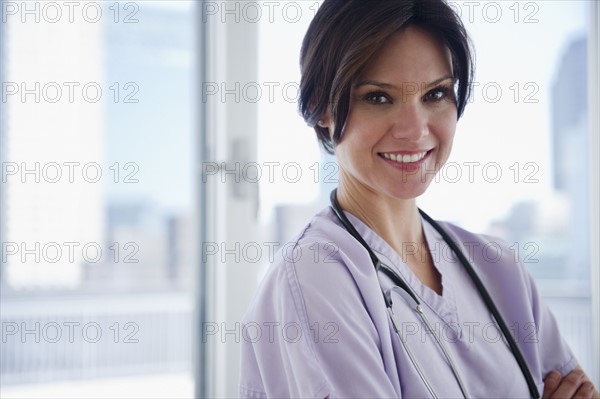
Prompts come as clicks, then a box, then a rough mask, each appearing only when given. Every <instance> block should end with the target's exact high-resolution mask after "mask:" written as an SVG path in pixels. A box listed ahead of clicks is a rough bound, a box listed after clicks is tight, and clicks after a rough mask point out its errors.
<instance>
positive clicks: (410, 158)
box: [379, 151, 428, 163]
mask: <svg viewBox="0 0 600 399" xmlns="http://www.w3.org/2000/svg"><path fill="white" fill-rule="evenodd" d="M427 153H428V151H423V152H418V153H416V154H390V153H387V152H381V153H379V155H381V156H382V157H384V158H385V159H389V160H391V161H395V162H398V163H414V162H419V161H420V160H421V159H423V158H425V156H426V155H427Z"/></svg>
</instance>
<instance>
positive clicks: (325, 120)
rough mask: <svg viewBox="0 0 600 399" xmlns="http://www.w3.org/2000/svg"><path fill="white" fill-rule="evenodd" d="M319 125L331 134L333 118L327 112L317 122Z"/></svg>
mask: <svg viewBox="0 0 600 399" xmlns="http://www.w3.org/2000/svg"><path fill="white" fill-rule="evenodd" d="M317 125H318V126H319V127H324V128H326V129H329V131H330V132H332V131H333V126H332V125H331V117H330V116H329V111H325V112H324V113H323V115H321V117H320V118H319V121H318V122H317Z"/></svg>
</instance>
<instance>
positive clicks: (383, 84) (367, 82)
mask: <svg viewBox="0 0 600 399" xmlns="http://www.w3.org/2000/svg"><path fill="white" fill-rule="evenodd" d="M448 79H450V80H453V81H454V77H453V76H444V77H441V78H439V79H436V80H434V81H433V82H430V83H427V84H425V83H422V87H423V88H424V89H428V88H430V87H433V86H435V85H437V84H439V83H441V82H443V81H445V80H448ZM415 83H416V82H403V83H402V86H406V85H408V84H411V85H414V84H415ZM366 85H371V86H377V87H381V88H382V89H393V90H400V88H399V87H398V86H396V85H393V84H391V83H386V82H381V81H379V80H372V79H367V80H363V81H362V82H359V83H357V84H356V85H354V88H358V87H360V86H366Z"/></svg>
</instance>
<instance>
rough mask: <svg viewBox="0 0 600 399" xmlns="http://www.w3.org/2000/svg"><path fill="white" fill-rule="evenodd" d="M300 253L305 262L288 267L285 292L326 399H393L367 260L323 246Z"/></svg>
mask: <svg viewBox="0 0 600 399" xmlns="http://www.w3.org/2000/svg"><path fill="white" fill-rule="evenodd" d="M361 249H362V248H361ZM302 253H303V254H306V256H307V258H306V259H305V258H303V259H302V261H300V262H294V263H289V264H288V271H289V277H290V286H291V288H292V292H293V294H294V296H295V301H296V304H297V306H298V309H297V310H298V313H299V314H300V315H301V318H303V319H305V321H306V323H307V325H308V328H309V329H310V331H311V333H312V335H311V338H312V341H311V342H310V345H311V346H312V347H313V350H314V353H315V356H316V359H317V362H318V363H319V367H320V369H321V371H322V372H323V375H324V376H325V377H326V378H327V381H328V383H329V385H330V387H331V397H336V398H342V397H348V398H350V397H352V398H375V397H376V398H391V397H398V396H399V393H397V392H396V390H395V389H394V386H393V384H392V383H391V380H390V378H389V377H388V374H387V373H386V367H385V365H384V361H383V357H382V348H381V338H380V333H381V332H382V331H385V332H389V324H388V320H387V314H386V313H385V305H384V302H383V296H382V294H381V289H380V287H379V285H378V282H377V279H376V277H375V274H374V270H373V265H372V262H371V260H370V258H369V257H368V255H367V254H366V252H364V251H356V253H355V252H354V250H352V251H343V250H341V249H340V248H338V246H337V245H335V244H333V243H328V242H326V241H325V240H323V241H318V242H314V243H312V244H310V245H305V246H303V247H302ZM309 258H310V259H309ZM369 309H373V311H372V312H369ZM376 323H377V327H376ZM384 339H385V340H386V342H388V341H389V340H390V337H389V335H388V336H385V337H384ZM391 372H392V373H393V374H394V375H397V370H392V371H391Z"/></svg>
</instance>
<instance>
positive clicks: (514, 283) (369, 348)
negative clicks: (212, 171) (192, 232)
mask: <svg viewBox="0 0 600 399" xmlns="http://www.w3.org/2000/svg"><path fill="white" fill-rule="evenodd" d="M345 214H346V216H347V217H348V218H349V220H350V222H351V223H352V224H353V225H354V227H355V228H356V230H357V231H358V232H359V233H360V235H361V236H362V237H363V239H364V240H365V241H366V242H367V244H369V245H370V246H371V248H372V249H373V251H374V252H375V253H376V254H377V256H379V258H380V259H381V261H382V262H384V263H386V264H387V265H388V266H391V267H393V268H394V269H395V270H396V272H397V273H399V274H400V275H401V276H402V277H403V278H404V279H405V281H406V282H407V283H408V284H409V285H410V286H411V287H412V289H413V291H414V292H415V293H416V295H417V296H418V297H419V299H420V301H421V303H422V307H424V312H425V313H426V315H427V317H428V319H429V321H430V323H431V324H432V327H433V328H434V330H436V331H437V334H439V337H440V338H441V340H442V342H443V343H444V345H445V346H446V348H447V349H448V351H449V352H450V356H451V358H452V359H453V362H454V364H455V365H456V368H457V369H458V372H459V373H460V376H461V378H462V380H463V382H464V384H465V385H466V388H467V391H468V393H469V395H470V396H471V397H474V398H527V397H529V396H530V394H529V390H528V387H527V383H526V382H525V378H524V377H523V374H522V372H521V369H520V368H519V366H518V364H517V362H516V360H515V358H514V356H513V354H512V352H511V351H510V349H509V347H508V344H507V343H506V342H505V340H504V338H503V337H502V335H501V333H500V331H499V329H498V328H497V326H496V325H495V323H494V322H493V321H492V317H491V315H490V312H489V311H488V310H487V308H486V306H485V303H484V302H483V300H482V299H481V297H480V294H479V293H478V291H477V288H476V287H475V285H474V284H473V282H472V281H471V279H470V277H469V276H468V275H467V273H466V272H465V270H464V268H463V266H462V264H461V263H460V262H459V261H458V259H457V258H456V257H455V256H454V254H453V253H452V251H451V250H450V249H449V248H448V246H447V244H446V243H445V242H444V240H443V239H442V237H441V236H440V235H439V234H438V233H437V231H436V230H435V229H434V228H433V227H432V226H431V225H429V224H428V223H427V222H426V221H425V220H424V219H423V220H422V223H423V229H424V233H425V237H426V240H427V243H428V245H429V249H430V251H431V254H432V258H433V262H434V264H435V267H436V268H437V269H438V271H439V272H440V274H441V276H442V285H443V292H442V295H441V296H439V295H438V294H437V293H435V292H434V291H433V290H431V289H430V288H429V287H427V286H425V285H423V284H422V283H421V281H420V280H419V279H418V278H417V277H416V276H415V275H414V274H413V272H412V271H411V270H410V268H409V267H408V266H407V265H406V264H405V263H404V262H403V261H402V259H401V257H400V256H399V255H398V254H397V253H396V252H395V251H394V250H393V249H392V248H391V247H390V246H389V245H388V244H387V243H386V242H385V241H384V240H383V239H381V238H380V237H379V236H378V235H377V234H376V233H375V232H373V231H372V230H371V229H370V228H369V227H368V226H367V225H366V224H364V223H363V222H361V221H360V220H359V219H358V218H356V217H355V216H353V215H352V214H350V213H348V212H345ZM440 224H441V225H442V227H443V228H444V229H445V230H446V231H447V232H448V233H449V234H450V236H451V237H452V238H453V239H454V240H455V241H456V243H458V245H459V246H460V247H461V249H462V251H463V253H464V254H465V255H466V257H467V259H469V261H470V262H471V263H472V264H473V266H474V268H475V271H476V272H477V274H478V275H479V277H480V278H481V280H482V282H483V283H484V285H485V286H486V287H487V289H488V291H489V293H490V295H491V297H492V298H493V300H494V302H495V304H496V306H497V307H498V309H499V311H500V313H501V314H502V316H503V318H504V320H505V322H506V324H507V325H508V327H509V329H510V330H511V332H512V334H513V337H514V338H515V340H516V342H517V344H518V345H519V347H520V348H521V351H522V353H523V356H524V357H525V360H526V362H527V364H528V366H529V368H530V370H531V373H532V375H533V378H534V380H535V382H536V384H537V387H538V390H539V392H540V395H541V393H542V392H543V378H544V377H545V376H546V375H547V374H548V373H549V372H550V371H551V370H554V369H556V370H558V371H559V372H561V374H563V375H565V374H567V373H569V372H570V371H571V370H573V369H574V368H575V366H576V365H577V360H576V359H575V358H574V356H573V354H572V352H571V350H570V349H569V347H568V346H567V344H566V343H565V341H564V340H563V339H562V337H561V335H560V333H559V331H558V327H557V324H556V320H555V319H554V317H553V315H552V314H551V312H550V311H549V309H548V308H547V307H546V305H545V304H544V303H543V302H542V300H541V297H540V295H539V293H538V291H537V289H536V286H535V284H534V282H533V280H532V278H531V276H530V275H529V274H528V273H527V272H526V270H525V268H524V267H523V266H522V264H521V262H520V260H519V259H518V256H517V255H518V254H516V253H515V251H514V250H513V249H511V248H510V247H509V246H508V244H507V243H506V242H505V241H502V240H499V239H497V238H495V237H491V236H486V235H480V234H473V233H470V232H468V231H465V230H463V229H461V228H459V227H457V226H455V225H453V224H450V223H447V222H440ZM413 249H414V248H413ZM408 250H410V248H409V247H408V246H407V251H408ZM380 280H381V283H382V287H383V289H384V290H387V289H388V288H390V287H391V286H392V282H391V280H390V279H388V278H387V277H386V276H385V275H384V274H383V273H380ZM392 295H393V296H392V299H393V309H394V313H395V314H396V317H397V319H398V321H399V323H400V325H401V331H402V333H403V334H404V336H405V338H406V340H407V342H408V346H409V348H410V350H411V351H412V353H413V355H414V357H415V359H416V362H417V364H418V366H419V367H420V368H421V369H422V371H423V374H424V375H425V377H426V378H427V379H428V381H429V383H430V384H431V385H432V387H433V390H434V391H435V392H436V394H437V395H438V396H440V397H447V398H459V397H463V395H462V393H461V391H460V388H459V386H458V383H457V382H456V379H455V377H454V375H453V374H452V370H451V368H450V367H449V365H448V363H447V360H446V358H445V357H444V356H443V353H442V352H441V350H440V347H439V346H438V345H437V343H436V341H435V339H434V337H433V335H432V334H431V332H430V331H428V330H427V329H426V328H425V327H424V325H423V323H422V322H421V319H420V318H419V316H418V315H417V314H416V313H415V312H414V311H413V310H412V309H411V308H409V306H408V305H407V303H406V302H405V301H404V300H402V299H401V298H400V296H399V295H397V294H395V293H393V294H392ZM242 337H243V339H242V340H241V370H240V396H241V397H244V398H265V397H268V398H290V397H291V398H325V397H329V398H344V397H352V398H400V397H406V398H427V397H431V394H430V393H429V391H428V390H427V387H426V386H425V384H424V382H423V380H422V379H421V377H420V376H419V374H418V372H417V370H416V369H415V366H414V365H413V363H412V362H411V360H410V358H409V356H408V354H407V352H406V351H405V349H404V348H403V346H402V343H401V342H400V341H399V338H398V336H397V335H396V333H395V331H394V329H393V325H392V322H391V319H390V317H389V316H388V313H387V311H386V306H385V302H384V299H383V296H382V291H381V289H380V287H379V282H378V278H377V274H376V272H375V269H374V267H373V263H372V262H371V259H370V257H369V255H368V253H367V251H366V250H365V249H364V248H363V246H362V245H361V244H360V243H358V242H357V241H356V240H355V239H354V238H353V237H352V236H351V235H350V234H349V233H348V232H347V231H346V230H345V229H344V227H343V226H342V225H341V223H340V222H339V221H338V220H337V218H336V216H335V215H334V213H333V211H332V210H331V208H329V207H327V208H325V209H324V210H322V211H321V212H319V213H318V214H317V215H315V216H314V217H313V219H312V220H311V221H310V223H309V224H308V225H307V226H306V227H305V228H304V230H303V231H302V232H301V233H300V234H299V235H297V236H296V237H295V238H294V239H292V240H291V241H290V242H289V243H288V244H286V245H284V246H282V248H281V249H280V251H279V252H278V253H277V255H276V257H275V260H274V262H273V264H271V265H270V267H269V269H268V271H267V273H266V275H265V277H264V279H263V281H262V282H261V285H260V287H259V289H258V292H257V293H256V295H255V297H254V299H253V300H252V302H251V303H250V306H249V308H248V310H247V312H246V314H245V315H244V318H243V322H242Z"/></svg>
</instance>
